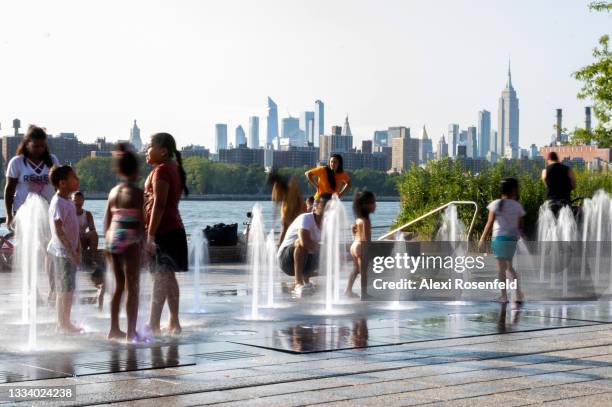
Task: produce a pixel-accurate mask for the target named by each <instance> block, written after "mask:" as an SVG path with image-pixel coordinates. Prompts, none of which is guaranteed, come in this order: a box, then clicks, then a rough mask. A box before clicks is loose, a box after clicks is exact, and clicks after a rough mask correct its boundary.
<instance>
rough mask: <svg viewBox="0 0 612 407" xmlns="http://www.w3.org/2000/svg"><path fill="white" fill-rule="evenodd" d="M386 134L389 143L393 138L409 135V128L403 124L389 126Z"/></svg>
mask: <svg viewBox="0 0 612 407" xmlns="http://www.w3.org/2000/svg"><path fill="white" fill-rule="evenodd" d="M387 135H388V137H389V140H388V142H389V143H391V142H392V140H393V139H394V138H398V137H410V128H409V127H404V126H395V127H389V129H388V130H387Z"/></svg>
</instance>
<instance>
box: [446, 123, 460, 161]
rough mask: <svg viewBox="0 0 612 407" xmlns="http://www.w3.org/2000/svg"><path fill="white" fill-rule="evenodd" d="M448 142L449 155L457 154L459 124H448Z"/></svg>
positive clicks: (454, 155)
mask: <svg viewBox="0 0 612 407" xmlns="http://www.w3.org/2000/svg"><path fill="white" fill-rule="evenodd" d="M448 144H449V147H450V154H449V155H450V156H451V157H456V156H457V145H458V144H459V125H458V124H456V123H451V124H449V125H448Z"/></svg>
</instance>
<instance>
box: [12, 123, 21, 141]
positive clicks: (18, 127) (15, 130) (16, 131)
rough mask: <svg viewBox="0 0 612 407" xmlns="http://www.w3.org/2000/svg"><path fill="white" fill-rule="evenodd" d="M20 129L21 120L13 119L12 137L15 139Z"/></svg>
mask: <svg viewBox="0 0 612 407" xmlns="http://www.w3.org/2000/svg"><path fill="white" fill-rule="evenodd" d="M20 128H21V120H19V119H13V130H14V132H13V136H15V137H17V136H18V135H19V129H20Z"/></svg>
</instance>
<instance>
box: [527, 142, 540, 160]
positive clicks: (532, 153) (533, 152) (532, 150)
mask: <svg viewBox="0 0 612 407" xmlns="http://www.w3.org/2000/svg"><path fill="white" fill-rule="evenodd" d="M539 156H540V149H539V148H538V146H536V145H535V144H532V145H531V146H530V147H529V158H530V159H532V160H535V159H536V158H537V157H539Z"/></svg>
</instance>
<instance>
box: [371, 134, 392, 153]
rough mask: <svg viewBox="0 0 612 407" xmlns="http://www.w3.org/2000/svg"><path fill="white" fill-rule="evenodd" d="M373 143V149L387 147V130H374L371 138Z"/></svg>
mask: <svg viewBox="0 0 612 407" xmlns="http://www.w3.org/2000/svg"><path fill="white" fill-rule="evenodd" d="M372 140H373V141H374V148H375V149H376V148H377V147H389V133H388V132H387V130H376V131H374V136H373V137H372Z"/></svg>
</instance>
